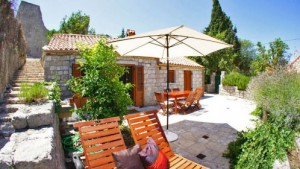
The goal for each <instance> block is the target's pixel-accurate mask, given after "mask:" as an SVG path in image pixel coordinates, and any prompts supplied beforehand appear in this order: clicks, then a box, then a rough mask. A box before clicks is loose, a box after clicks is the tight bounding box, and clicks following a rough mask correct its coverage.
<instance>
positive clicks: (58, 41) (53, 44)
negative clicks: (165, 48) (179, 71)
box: [43, 34, 203, 67]
mask: <svg viewBox="0 0 300 169" xmlns="http://www.w3.org/2000/svg"><path fill="white" fill-rule="evenodd" d="M101 38H103V36H97V35H80V34H54V35H53V37H52V39H51V40H50V42H49V44H48V45H46V46H44V47H43V50H44V51H45V52H46V53H47V52H48V53H49V52H62V53H74V52H77V50H78V49H77V47H76V44H77V43H78V42H80V43H83V44H87V45H89V46H93V45H95V44H96V43H97V41H98V40H100V39H101ZM159 62H160V64H167V60H166V59H160V60H159ZM170 64H171V65H179V66H192V67H203V66H201V65H199V64H198V63H196V62H194V61H192V60H190V59H188V58H185V57H178V58H170Z"/></svg>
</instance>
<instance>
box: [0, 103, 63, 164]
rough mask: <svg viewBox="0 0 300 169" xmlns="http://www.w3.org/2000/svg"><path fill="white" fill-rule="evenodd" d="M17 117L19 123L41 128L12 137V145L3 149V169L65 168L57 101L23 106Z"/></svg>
mask: <svg viewBox="0 0 300 169" xmlns="http://www.w3.org/2000/svg"><path fill="white" fill-rule="evenodd" d="M15 114H16V115H15V118H14V120H15V123H22V124H21V126H22V125H23V126H27V127H34V126H39V127H38V128H35V129H20V130H18V131H17V132H15V133H13V134H12V135H11V137H10V140H9V142H7V143H6V144H5V145H4V147H2V148H1V149H0V168H1V169H10V168H18V169H40V168H48V169H65V164H64V155H63V148H62V145H61V138H60V133H59V120H58V116H57V114H55V112H54V104H53V102H52V101H48V102H46V103H44V104H39V105H23V106H21V107H20V108H19V110H18V112H16V113H15ZM19 125H20V124H19ZM20 128H21V127H20Z"/></svg>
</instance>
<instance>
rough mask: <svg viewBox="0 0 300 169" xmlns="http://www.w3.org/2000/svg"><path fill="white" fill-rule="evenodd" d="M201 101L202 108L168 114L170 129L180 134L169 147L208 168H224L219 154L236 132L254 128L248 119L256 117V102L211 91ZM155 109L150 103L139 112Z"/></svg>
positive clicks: (223, 161) (226, 160) (224, 160)
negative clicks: (183, 112) (254, 113)
mask: <svg viewBox="0 0 300 169" xmlns="http://www.w3.org/2000/svg"><path fill="white" fill-rule="evenodd" d="M200 103H201V105H202V108H201V110H198V111H195V112H193V113H190V114H187V115H171V116H170V117H169V124H170V125H169V130H170V131H172V132H174V133H176V134H178V136H179V138H178V140H176V141H174V142H172V143H171V146H172V149H173V151H175V152H176V153H178V154H181V155H182V156H184V157H186V158H188V159H190V160H193V161H195V162H198V163H200V164H203V165H205V166H207V167H210V168H211V169H221V168H222V169H227V168H229V160H228V159H226V158H224V157H222V154H223V153H224V151H225V150H226V148H227V145H228V143H230V142H231V141H233V140H235V138H236V137H237V134H236V132H237V131H242V130H246V129H247V128H253V127H254V123H253V122H252V121H251V119H254V118H255V117H253V116H252V115H250V113H251V112H252V111H253V110H254V109H255V107H256V105H255V104H254V103H253V102H251V101H248V100H244V99H239V98H236V97H230V96H219V95H214V94H205V96H204V97H203V98H201V101H200ZM157 108H158V107H157V106H150V107H145V108H142V109H139V111H145V110H151V109H157ZM159 119H160V121H161V124H162V125H163V126H164V129H165V128H166V121H167V120H166V116H162V115H160V114H159ZM197 156H198V157H197Z"/></svg>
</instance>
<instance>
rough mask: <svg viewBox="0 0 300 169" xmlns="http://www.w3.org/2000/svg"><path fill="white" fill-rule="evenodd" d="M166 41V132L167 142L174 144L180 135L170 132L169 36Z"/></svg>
mask: <svg viewBox="0 0 300 169" xmlns="http://www.w3.org/2000/svg"><path fill="white" fill-rule="evenodd" d="M166 41H167V46H166V48H167V130H166V133H165V134H166V137H167V140H168V141H169V142H173V141H176V140H177V139H178V135H177V134H176V133H173V132H171V131H169V91H170V87H169V82H170V81H169V69H170V65H169V47H170V46H169V35H168V34H167V35H166Z"/></svg>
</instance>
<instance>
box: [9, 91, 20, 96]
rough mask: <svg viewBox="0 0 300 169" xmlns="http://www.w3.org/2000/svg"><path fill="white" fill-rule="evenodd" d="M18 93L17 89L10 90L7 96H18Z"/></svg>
mask: <svg viewBox="0 0 300 169" xmlns="http://www.w3.org/2000/svg"><path fill="white" fill-rule="evenodd" d="M19 94H20V92H19V91H11V92H10V93H9V94H8V96H9V97H18V95H19Z"/></svg>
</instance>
